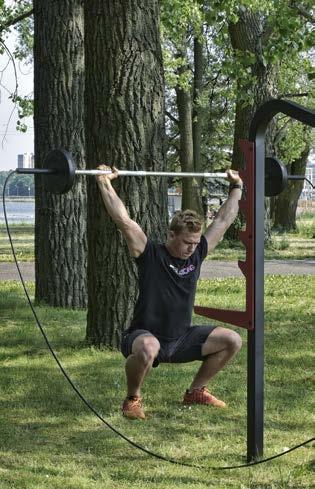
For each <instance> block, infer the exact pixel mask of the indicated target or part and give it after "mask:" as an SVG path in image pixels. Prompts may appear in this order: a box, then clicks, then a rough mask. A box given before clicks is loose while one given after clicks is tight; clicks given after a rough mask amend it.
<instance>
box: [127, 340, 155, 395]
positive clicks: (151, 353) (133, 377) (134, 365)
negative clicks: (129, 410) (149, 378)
mask: <svg viewBox="0 0 315 489" xmlns="http://www.w3.org/2000/svg"><path fill="white" fill-rule="evenodd" d="M159 350H160V343H159V341H158V340H157V339H156V338H155V336H153V335H150V334H141V335H139V336H137V338H136V339H135V340H134V342H133V344H132V353H131V355H129V357H128V358H127V361H126V366H125V370H126V377H127V396H128V397H129V396H136V397H140V395H141V394H140V389H141V386H142V384H143V381H144V379H145V377H146V375H147V374H148V373H149V371H150V369H151V367H152V364H153V362H154V359H155V358H156V357H157V355H158V353H159Z"/></svg>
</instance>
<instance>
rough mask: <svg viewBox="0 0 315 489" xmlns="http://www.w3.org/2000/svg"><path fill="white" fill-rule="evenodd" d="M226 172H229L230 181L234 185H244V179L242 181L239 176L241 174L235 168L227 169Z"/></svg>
mask: <svg viewBox="0 0 315 489" xmlns="http://www.w3.org/2000/svg"><path fill="white" fill-rule="evenodd" d="M226 174H227V178H228V181H229V182H230V183H231V184H232V185H242V187H243V181H242V179H241V177H240V176H239V174H238V172H237V171H235V170H227V171H226Z"/></svg>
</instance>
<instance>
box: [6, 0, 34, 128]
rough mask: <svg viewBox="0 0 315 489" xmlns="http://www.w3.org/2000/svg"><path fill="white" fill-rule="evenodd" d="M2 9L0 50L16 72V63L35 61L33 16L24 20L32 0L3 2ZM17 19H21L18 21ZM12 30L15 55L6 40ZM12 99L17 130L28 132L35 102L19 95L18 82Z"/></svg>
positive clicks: (30, 7)
mask: <svg viewBox="0 0 315 489" xmlns="http://www.w3.org/2000/svg"><path fill="white" fill-rule="evenodd" d="M1 6H2V8H1V9H0V35H1V42H2V44H0V49H1V51H0V52H2V53H4V52H6V54H7V56H8V61H9V63H11V64H14V72H16V66H15V64H16V61H17V60H19V61H23V62H24V63H26V64H27V63H32V60H33V31H34V25H33V16H32V15H27V16H26V17H25V18H22V17H21V16H23V15H24V14H28V13H29V12H30V11H31V10H32V6H33V2H32V0H18V1H17V0H16V1H13V2H4V1H2V5H1ZM17 19H21V20H19V21H17ZM11 29H15V31H16V33H17V43H16V46H15V49H14V51H13V53H11V52H10V51H9V50H8V48H7V46H6V44H5V38H6V37H7V36H8V34H9V32H10V30H11ZM9 98H11V99H12V102H13V104H14V105H15V106H16V107H17V108H18V121H17V128H16V129H17V130H18V131H21V132H26V130H27V125H26V124H25V122H24V121H23V119H25V118H26V117H28V116H30V115H32V114H33V101H32V100H31V99H30V97H29V96H26V97H22V96H20V95H19V93H18V84H17V80H16V89H15V90H14V92H12V94H11V96H10V97H9Z"/></svg>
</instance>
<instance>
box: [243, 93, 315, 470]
mask: <svg viewBox="0 0 315 489" xmlns="http://www.w3.org/2000/svg"><path fill="white" fill-rule="evenodd" d="M279 112H282V113H283V114H286V115H288V116H289V117H292V118H293V119H296V120H299V121H300V122H302V123H304V124H307V125H309V126H312V127H314V126H315V112H314V110H310V109H307V108H305V107H303V106H301V105H299V104H296V103H295V102H291V101H287V100H276V99H275V100H269V101H268V102H266V103H265V104H263V105H262V106H261V107H260V108H259V109H258V110H257V112H256V113H255V115H254V117H253V120H252V123H251V126H250V130H249V140H250V141H252V142H254V143H255V165H254V166H255V192H256V200H255V246H254V255H255V258H254V264H255V265H254V266H255V280H254V284H255V285H254V289H255V290H254V301H255V306H254V307H255V327H254V330H253V331H248V355H247V362H248V363H247V368H248V379H247V392H248V397H247V460H248V461H251V460H254V459H257V458H260V457H262V456H263V450H264V209H265V205H264V197H265V189H264V181H265V135H266V130H267V126H268V124H269V122H270V121H271V119H272V118H273V117H274V116H275V115H276V114H277V113H279Z"/></svg>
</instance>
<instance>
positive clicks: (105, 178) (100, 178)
mask: <svg viewBox="0 0 315 489" xmlns="http://www.w3.org/2000/svg"><path fill="white" fill-rule="evenodd" d="M97 170H102V171H111V173H108V174H106V175H96V180H97V183H99V184H104V183H105V184H110V182H111V180H115V178H117V177H118V170H117V168H115V167H114V166H113V167H112V168H111V167H110V166H107V165H100V166H98V167H97Z"/></svg>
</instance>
